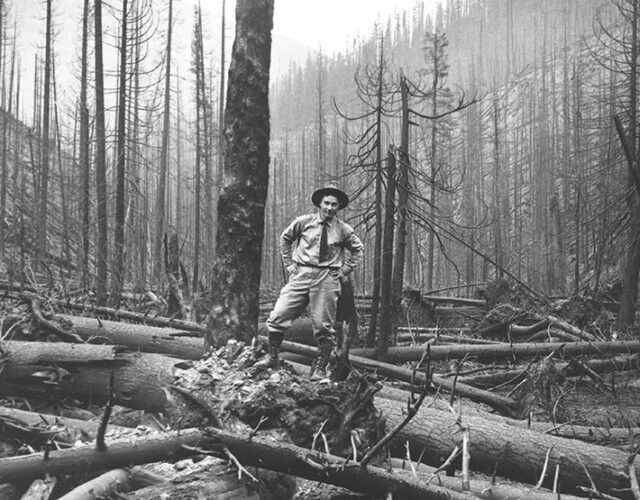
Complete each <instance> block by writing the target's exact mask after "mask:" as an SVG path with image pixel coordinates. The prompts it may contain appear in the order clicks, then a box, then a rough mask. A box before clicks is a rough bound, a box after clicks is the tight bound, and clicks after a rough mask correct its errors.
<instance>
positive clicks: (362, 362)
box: [282, 341, 520, 415]
mask: <svg viewBox="0 0 640 500" xmlns="http://www.w3.org/2000/svg"><path fill="white" fill-rule="evenodd" d="M282 349H283V350H285V351H288V352H292V353H295V354H302V355H305V356H309V357H313V356H315V355H316V349H315V348H313V347H310V346H306V345H303V344H297V343H295V342H289V341H284V342H283V343H282ZM349 362H350V363H352V364H353V365H354V366H356V367H357V368H363V369H366V370H369V371H372V372H375V373H377V374H378V375H381V376H383V377H390V378H394V379H396V380H400V381H403V382H407V383H416V384H421V383H424V382H426V380H427V377H426V375H425V374H424V373H422V372H418V371H416V372H414V371H413V370H409V369H407V368H402V367H400V366H395V365H392V364H389V363H381V362H379V361H375V360H373V359H367V358H363V357H360V356H354V355H349ZM432 382H433V385H434V390H439V389H443V390H445V391H449V392H451V391H453V392H454V393H455V394H458V395H460V396H463V397H465V398H469V399H471V400H472V401H476V402H478V403H484V404H487V405H489V406H491V407H492V408H494V409H496V410H498V411H500V412H502V413H504V414H507V415H517V414H518V413H519V410H520V407H519V405H518V402H517V401H515V400H514V399H512V398H507V397H505V396H501V395H500V394H494V393H491V392H488V391H484V390H482V389H478V388H476V387H472V386H469V385H466V384H462V383H455V387H454V381H453V380H452V379H447V378H444V377H441V376H438V375H433V377H432Z"/></svg>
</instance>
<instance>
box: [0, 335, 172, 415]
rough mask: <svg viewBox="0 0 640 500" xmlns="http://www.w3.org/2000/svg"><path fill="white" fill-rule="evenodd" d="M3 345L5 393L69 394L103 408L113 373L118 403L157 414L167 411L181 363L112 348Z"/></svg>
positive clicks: (2, 386)
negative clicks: (168, 398)
mask: <svg viewBox="0 0 640 500" xmlns="http://www.w3.org/2000/svg"><path fill="white" fill-rule="evenodd" d="M3 347H4V349H5V355H6V358H5V359H6V362H5V366H4V370H3V372H2V383H0V394H1V395H4V396H16V395H17V396H22V395H24V394H27V393H28V394H32V395H35V396H36V397H40V398H42V399H52V398H53V399H56V398H60V397H65V396H66V397H73V398H76V399H79V400H82V401H86V402H89V403H93V404H98V405H103V404H105V403H106V401H107V400H108V396H109V391H110V389H109V379H110V377H111V375H112V374H113V380H114V403H115V404H119V405H122V406H126V407H129V408H133V409H139V410H148V411H157V412H161V411H165V410H166V409H167V393H166V390H167V388H168V387H169V386H171V384H173V382H174V380H175V376H174V373H175V369H176V367H177V365H179V364H180V360H176V359H174V358H169V357H167V356H162V355H159V354H145V353H133V352H125V351H123V350H122V348H120V347H116V346H108V345H90V344H67V343H62V342H58V343H46V342H18V341H12V342H9V343H6V345H4V346H3Z"/></svg>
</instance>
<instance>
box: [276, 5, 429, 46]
mask: <svg viewBox="0 0 640 500" xmlns="http://www.w3.org/2000/svg"><path fill="white" fill-rule="evenodd" d="M415 3H416V0H275V11H274V20H273V25H274V26H273V31H274V33H278V34H281V35H285V36H287V37H289V38H293V39H294V40H298V41H300V42H302V43H304V44H306V45H309V46H311V47H313V48H317V47H318V45H319V44H320V45H322V48H323V49H324V51H325V52H326V53H331V52H333V51H336V50H341V49H344V48H345V46H346V44H347V42H348V41H351V40H352V39H353V38H355V37H356V36H357V35H358V34H359V33H369V32H370V31H371V28H372V27H373V26H374V24H375V22H376V21H377V20H378V19H380V18H382V19H386V18H387V17H388V15H389V14H392V13H394V12H397V11H402V10H404V9H411V8H412V7H413V6H414V5H415ZM437 3H438V0H426V1H425V5H426V6H427V9H430V8H433V9H434V10H435V5H436V4H437Z"/></svg>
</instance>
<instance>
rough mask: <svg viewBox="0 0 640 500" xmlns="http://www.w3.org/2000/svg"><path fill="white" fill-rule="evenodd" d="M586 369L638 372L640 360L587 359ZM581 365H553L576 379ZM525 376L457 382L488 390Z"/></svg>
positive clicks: (480, 377)
mask: <svg viewBox="0 0 640 500" xmlns="http://www.w3.org/2000/svg"><path fill="white" fill-rule="evenodd" d="M581 364H584V365H585V366H586V367H587V368H588V369H590V370H592V371H594V372H596V373H610V372H621V371H628V370H640V359H639V357H638V354H631V355H629V356H615V357H613V358H607V359H597V358H596V359H588V360H585V361H583V362H582V363H581ZM581 364H576V363H572V362H568V363H567V362H556V363H554V364H553V366H554V367H555V369H556V370H557V371H558V372H559V373H562V375H564V376H565V377H577V376H582V375H584V368H581ZM525 376H526V371H525V370H524V369H520V370H501V371H500V372H497V373H490V374H486V375H475V376H461V377H459V378H458V380H459V381H460V382H462V383H465V384H468V385H471V386H473V387H479V388H483V389H486V388H490V387H495V386H497V385H501V384H507V383H510V384H515V383H517V382H520V380H522V378H524V377H525Z"/></svg>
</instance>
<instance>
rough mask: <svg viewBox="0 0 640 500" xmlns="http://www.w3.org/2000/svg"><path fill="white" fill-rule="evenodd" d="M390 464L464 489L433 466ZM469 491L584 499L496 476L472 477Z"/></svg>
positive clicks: (490, 497) (540, 499)
mask: <svg viewBox="0 0 640 500" xmlns="http://www.w3.org/2000/svg"><path fill="white" fill-rule="evenodd" d="M391 464H392V466H393V473H394V474H413V475H415V476H416V477H418V478H419V479H420V480H422V481H430V482H433V483H434V484H438V485H440V486H444V487H445V488H449V489H451V490H455V491H464V490H463V489H462V488H463V486H462V481H461V478H460V477H453V476H448V475H445V474H443V471H440V472H439V473H438V469H437V468H435V467H429V466H428V465H425V464H423V463H419V462H418V463H415V464H414V463H412V464H409V463H408V462H407V460H401V459H398V458H392V459H391ZM436 474H437V475H436ZM469 492H471V493H473V494H474V495H475V496H476V497H477V498H482V499H484V500H514V499H518V498H522V499H524V498H526V499H527V500H558V499H559V498H560V499H561V500H584V497H577V496H574V495H567V494H566V493H564V494H562V495H559V494H558V493H554V492H552V491H550V490H547V489H544V488H536V487H534V486H529V485H525V484H521V483H515V482H512V481H509V482H507V481H504V482H500V481H499V480H498V481H496V478H492V480H489V479H475V478H473V477H472V478H471V480H470V481H469Z"/></svg>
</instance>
